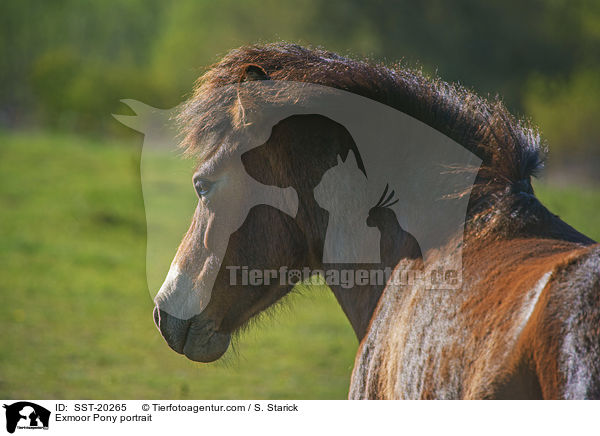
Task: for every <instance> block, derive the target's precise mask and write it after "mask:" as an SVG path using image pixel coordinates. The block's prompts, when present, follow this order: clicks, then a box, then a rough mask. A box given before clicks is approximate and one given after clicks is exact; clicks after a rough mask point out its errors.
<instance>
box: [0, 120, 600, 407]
mask: <svg viewBox="0 0 600 436" xmlns="http://www.w3.org/2000/svg"><path fill="white" fill-rule="evenodd" d="M141 141H142V139H141V137H139V138H137V139H135V140H131V141H128V142H122V143H112V142H110V143H109V142H101V141H94V140H90V139H86V138H83V137H75V136H67V135H58V134H48V133H45V134H42V133H7V132H4V133H0V259H1V260H2V261H1V263H0V279H1V280H0V295H1V296H2V304H1V305H0V323H1V324H0V326H1V331H2V346H1V347H0V397H2V398H32V399H35V398H38V399H47V398H60V399H69V398H84V399H105V398H125V399H144V398H157V399H159V398H181V399H187V398H213V399H217V398H264V399H270V398H281V399H285V398H315V399H316V398H320V399H326V398H338V399H342V398H345V396H346V393H347V387H348V381H349V378H350V373H351V370H352V366H353V360H354V353H355V350H356V346H357V342H356V339H355V338H354V335H353V333H352V331H351V329H350V326H349V324H348V322H347V321H346V319H345V318H344V316H343V314H342V312H341V310H340V309H339V308H338V307H337V303H336V302H335V300H334V299H333V297H332V296H331V295H330V294H329V293H327V292H323V291H322V288H320V289H313V290H311V291H306V292H303V293H301V294H295V295H292V296H291V297H290V298H289V299H288V304H286V305H284V306H283V307H282V308H281V309H280V310H279V311H278V312H277V313H275V316H273V317H271V318H268V319H263V320H261V321H260V322H259V323H258V324H257V325H255V326H254V327H253V328H252V329H250V330H249V331H248V332H246V333H244V334H242V335H241V337H240V339H239V341H238V342H237V345H236V347H235V350H234V351H230V352H228V354H227V355H226V358H225V359H224V360H223V361H220V362H217V363H214V364H208V365H202V364H195V363H193V362H190V361H189V360H187V359H186V358H185V357H182V356H179V355H177V354H176V353H174V352H173V351H171V350H170V349H169V348H168V347H167V345H166V344H165V343H164V341H163V340H162V338H161V337H160V335H159V334H158V331H157V330H156V329H155V327H154V324H153V322H152V301H151V298H150V296H149V294H148V291H147V286H146V274H145V267H146V264H145V242H146V241H145V237H146V222H145V215H144V205H143V201H142V192H141V186H140V178H139V152H140V145H141ZM190 189H191V188H190ZM536 190H537V191H538V193H539V195H540V197H541V198H542V200H543V201H544V202H545V203H546V204H547V205H548V206H549V207H550V209H551V210H553V211H554V212H556V213H558V214H559V215H561V216H562V217H563V218H564V219H565V220H566V221H567V222H569V223H571V224H572V225H574V226H575V227H576V228H578V229H579V230H581V231H583V232H586V233H587V234H588V235H589V236H591V237H593V238H595V239H596V240H600V225H598V215H600V192H599V191H594V190H591V189H588V190H582V189H576V188H562V189H551V188H549V187H546V186H541V185H536Z"/></svg>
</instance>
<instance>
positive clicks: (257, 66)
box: [178, 43, 543, 212]
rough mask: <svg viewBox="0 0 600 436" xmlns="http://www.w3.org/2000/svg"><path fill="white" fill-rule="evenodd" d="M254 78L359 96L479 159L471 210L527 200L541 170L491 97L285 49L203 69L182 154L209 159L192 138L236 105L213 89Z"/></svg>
mask: <svg viewBox="0 0 600 436" xmlns="http://www.w3.org/2000/svg"><path fill="white" fill-rule="evenodd" d="M261 75H262V77H261ZM261 78H263V79H271V80H282V81H295V82H307V83H313V84H318V85H323V86H328V87H332V88H337V89H341V90H344V91H348V92H351V93H354V94H358V95H360V96H363V97H367V98H370V99H372V100H375V101H378V102H380V103H383V104H386V105H388V106H390V107H393V108H395V109H397V110H399V111H402V112H404V113H406V114H407V115H410V116H412V117H414V118H416V119H418V120H420V121H422V122H424V123H426V124H427V125H429V126H431V127H432V128H434V129H436V130H438V131H440V132H441V133H443V134H445V135H447V136H448V137H450V138H452V139H453V140H454V141H456V142H457V143H459V144H461V145H462V146H463V147H465V148H466V149H467V150H469V151H470V152H472V153H473V154H475V155H476V156H478V157H479V158H480V159H481V160H482V165H481V167H480V169H479V172H478V175H477V179H476V182H475V185H474V186H473V189H472V191H471V199H470V202H471V205H472V206H475V204H476V203H481V201H478V200H481V199H485V198H489V197H490V195H497V194H498V193H499V192H525V193H531V194H532V193H533V190H532V188H531V182H530V178H531V176H532V175H535V174H536V172H537V171H538V170H540V169H541V168H542V166H543V158H542V146H541V143H540V135H539V133H538V132H537V130H536V129H534V128H532V127H530V126H529V125H527V123H525V122H523V121H519V120H517V119H516V118H515V117H513V116H512V115H511V114H510V113H509V112H508V111H507V110H506V108H505V107H504V105H503V104H502V102H501V101H500V100H499V99H497V98H496V99H495V100H493V101H488V100H486V99H484V98H481V97H479V96H478V95H476V94H475V93H473V92H472V91H470V90H468V89H466V88H465V87H463V86H460V85H457V84H452V83H447V82H444V81H442V80H440V79H438V78H431V77H428V76H426V75H425V74H424V73H422V72H421V71H418V70H413V69H408V68H404V67H401V66H400V65H398V66H395V67H394V68H389V67H386V66H383V65H374V64H370V63H367V62H364V61H359V60H353V59H349V58H346V57H342V56H340V55H338V54H335V53H332V52H329V51H325V50H322V49H312V48H306V47H302V46H299V45H295V44H288V43H274V44H265V45H252V46H245V47H241V48H238V49H235V50H232V51H231V52H229V53H228V54H227V55H226V56H225V57H224V58H223V59H222V60H221V61H220V62H218V63H216V64H215V65H213V66H212V67H210V68H209V69H208V71H207V72H206V73H205V74H204V75H202V76H201V77H200V78H199V79H198V81H197V83H196V86H195V88H194V92H193V95H192V97H191V98H190V99H189V100H188V102H187V103H186V104H185V105H184V107H183V109H182V111H181V112H180V114H179V115H178V121H179V123H180V126H181V130H182V135H183V141H182V144H181V145H182V147H183V148H184V149H185V150H186V151H187V152H188V153H194V154H199V155H201V156H203V157H205V158H206V157H207V156H210V155H211V154H213V153H215V152H216V148H217V147H219V146H221V145H220V144H221V142H220V141H212V142H213V144H215V145H212V146H206V143H204V145H201V143H202V141H200V140H199V138H201V137H202V136H204V135H207V134H210V133H211V132H216V131H219V130H220V131H224V130H223V129H224V128H225V129H226V128H235V126H236V115H235V105H236V98H235V96H234V95H223V94H222V93H220V92H219V88H222V87H225V86H227V85H232V84H235V83H239V82H240V81H243V80H258V79H261ZM223 109H226V110H223ZM223 114H227V115H225V116H223ZM470 209H472V208H470ZM484 209H487V207H484ZM471 212H474V210H471ZM480 212H481V210H480Z"/></svg>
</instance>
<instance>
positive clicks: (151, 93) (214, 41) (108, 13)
mask: <svg viewBox="0 0 600 436" xmlns="http://www.w3.org/2000/svg"><path fill="white" fill-rule="evenodd" d="M0 35H1V39H0V59H2V68H1V69H0V126H4V127H20V128H24V127H31V126H41V127H46V128H55V129H69V130H80V131H85V132H90V133H95V134H113V133H118V132H123V129H122V127H120V126H119V125H118V123H116V122H115V121H114V120H113V119H112V117H111V116H110V114H111V113H115V112H123V110H124V109H123V107H122V106H121V105H120V103H119V100H120V99H122V98H134V99H138V100H141V101H144V102H146V103H148V104H150V105H153V106H156V107H165V108H167V107H172V106H174V105H176V104H178V103H180V102H181V101H182V100H183V99H184V98H185V96H186V95H187V94H188V93H189V91H190V90H191V87H192V85H193V82H194V80H195V79H196V78H197V77H198V76H199V75H200V74H201V73H202V72H203V70H204V68H205V67H206V66H208V65H210V64H211V63H213V62H215V61H217V60H218V59H219V57H220V56H222V55H223V54H225V53H226V52H227V51H228V50H230V49H232V48H235V47H238V46H240V45H243V44H249V43H256V42H272V41H279V40H285V41H290V42H297V43H300V44H305V45H312V46H322V47H324V48H327V49H330V50H334V51H337V52H339V53H341V54H345V55H349V56H353V57H361V58H365V57H366V58H369V59H371V60H373V61H380V62H384V63H386V64H393V63H395V62H397V61H399V60H402V61H403V62H404V64H405V65H408V66H413V67H415V66H416V67H420V68H423V69H424V70H425V71H426V72H428V73H431V74H438V75H440V76H441V77H442V78H444V79H445V80H448V81H457V82H460V83H461V84H463V85H466V86H467V87H469V88H472V89H474V90H476V91H477V92H479V93H481V94H484V95H487V94H492V95H496V94H498V95H500V96H501V97H502V98H503V99H504V100H505V102H506V104H507V105H508V106H509V107H510V109H511V110H513V112H516V113H517V114H519V115H524V116H526V117H530V118H532V119H533V121H534V122H535V123H537V124H539V125H540V126H542V128H543V130H544V133H545V136H546V138H547V139H548V140H549V142H550V143H551V144H552V147H553V149H558V150H561V149H562V150H563V151H567V150H569V151H571V150H579V151H585V152H586V153H588V152H589V151H591V150H595V151H597V152H599V153H600V123H599V122H598V121H597V120H596V118H597V116H598V114H600V56H599V55H600V1H598V0H527V1H523V0H486V1H485V2H482V1H479V0H454V1H452V2H448V1H442V0H423V1H420V2H413V1H409V0H400V1H392V0H370V1H364V0H362V1H359V0H344V1H341V0H295V1H291V0H260V1H259V0H245V1H240V0H237V1H235V0H219V1H216V0H180V1H159V0H144V1H142V0H125V1H119V2H116V1H115V2H113V1H102V0H86V1H81V0H77V1H76V0H55V1H52V2H47V1H41V0H38V1H35V0H23V1H16V0H13V1H10V0H9V1H3V2H2V3H0Z"/></svg>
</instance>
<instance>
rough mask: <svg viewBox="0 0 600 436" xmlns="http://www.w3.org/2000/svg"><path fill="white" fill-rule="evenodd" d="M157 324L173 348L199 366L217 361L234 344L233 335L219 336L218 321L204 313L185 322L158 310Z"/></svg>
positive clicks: (155, 309) (156, 310) (155, 319)
mask: <svg viewBox="0 0 600 436" xmlns="http://www.w3.org/2000/svg"><path fill="white" fill-rule="evenodd" d="M154 323H155V324H156V326H157V327H158V330H159V331H160V334H161V335H162V337H163V338H164V339H165V341H167V344H168V345H169V347H171V348H172V349H173V350H174V351H176V352H177V353H179V354H184V355H185V356H186V357H187V358H188V359H190V360H193V361H195V362H213V361H215V360H217V359H218V358H219V357H221V356H222V355H223V354H224V353H225V351H227V348H228V347H229V342H230V341H231V334H229V333H223V332H218V331H217V330H216V325H215V323H214V321H213V320H210V319H208V318H207V317H206V316H205V315H204V314H203V313H200V314H198V315H195V316H193V317H191V318H189V319H186V320H183V319H179V318H177V317H175V316H173V315H169V314H168V313H167V312H165V311H163V310H161V309H160V308H159V307H158V306H156V307H155V308H154Z"/></svg>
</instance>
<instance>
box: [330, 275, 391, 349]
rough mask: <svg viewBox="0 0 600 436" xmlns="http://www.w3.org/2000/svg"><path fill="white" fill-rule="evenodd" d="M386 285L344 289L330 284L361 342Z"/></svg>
mask: <svg viewBox="0 0 600 436" xmlns="http://www.w3.org/2000/svg"><path fill="white" fill-rule="evenodd" d="M347 269H352V268H347ZM384 287H385V285H379V286H377V285H369V286H354V287H353V288H351V289H344V288H342V287H341V286H339V285H338V286H330V288H331V291H332V292H333V295H335V298H336V300H337V301H338V303H339V305H340V306H341V307H342V310H343V311H344V313H345V314H346V318H348V321H350V325H351V326H352V329H353V330H354V333H355V334H356V337H357V338H358V341H359V342H360V341H362V339H363V338H364V336H365V335H366V333H367V330H368V328H369V323H370V322H371V318H372V317H373V313H374V312H375V308H376V307H377V303H378V302H379V297H381V293H382V292H383V288H384Z"/></svg>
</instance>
